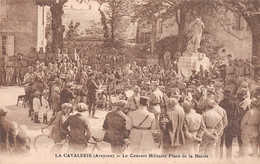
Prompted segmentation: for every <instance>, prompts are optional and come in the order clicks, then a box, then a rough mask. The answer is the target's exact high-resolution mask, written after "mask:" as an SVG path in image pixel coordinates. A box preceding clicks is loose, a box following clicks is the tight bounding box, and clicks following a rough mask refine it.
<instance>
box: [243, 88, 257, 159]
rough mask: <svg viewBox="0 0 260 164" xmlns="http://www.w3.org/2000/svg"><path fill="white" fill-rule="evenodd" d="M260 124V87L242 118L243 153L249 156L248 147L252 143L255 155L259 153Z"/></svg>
mask: <svg viewBox="0 0 260 164" xmlns="http://www.w3.org/2000/svg"><path fill="white" fill-rule="evenodd" d="M259 126H260V88H258V89H257V91H256V92H255V94H254V95H253V98H252V102H251V110H249V111H247V112H246V113H245V115H244V116H243V118H242V120H241V139H242V147H243V155H244V157H247V156H248V155H249V154H248V148H249V145H250V144H251V147H252V149H253V157H257V155H258V143H257V138H258V136H259Z"/></svg>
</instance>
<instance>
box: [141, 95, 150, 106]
mask: <svg viewBox="0 0 260 164" xmlns="http://www.w3.org/2000/svg"><path fill="white" fill-rule="evenodd" d="M140 104H141V105H148V104H149V98H148V97H145V96H141V97H140Z"/></svg>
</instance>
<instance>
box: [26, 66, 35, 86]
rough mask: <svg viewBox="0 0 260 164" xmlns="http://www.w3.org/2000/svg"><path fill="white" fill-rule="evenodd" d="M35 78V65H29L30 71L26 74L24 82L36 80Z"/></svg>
mask: <svg viewBox="0 0 260 164" xmlns="http://www.w3.org/2000/svg"><path fill="white" fill-rule="evenodd" d="M34 80H35V74H34V72H33V67H32V66H29V67H28V72H27V73H26V74H25V75H24V82H25V83H26V84H28V83H31V82H34Z"/></svg>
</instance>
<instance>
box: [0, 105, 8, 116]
mask: <svg viewBox="0 0 260 164" xmlns="http://www.w3.org/2000/svg"><path fill="white" fill-rule="evenodd" d="M7 112H9V109H7V108H6V107H3V106H2V107H0V115H2V114H4V113H7Z"/></svg>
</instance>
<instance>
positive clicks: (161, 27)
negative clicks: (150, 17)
mask: <svg viewBox="0 0 260 164" xmlns="http://www.w3.org/2000/svg"><path fill="white" fill-rule="evenodd" d="M162 32H163V21H159V33H162Z"/></svg>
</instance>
